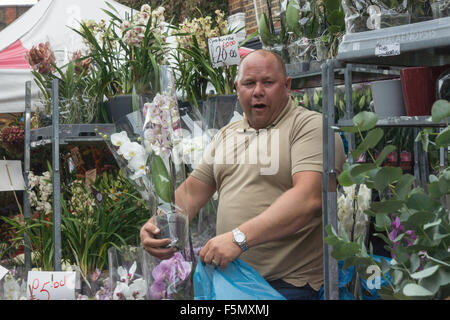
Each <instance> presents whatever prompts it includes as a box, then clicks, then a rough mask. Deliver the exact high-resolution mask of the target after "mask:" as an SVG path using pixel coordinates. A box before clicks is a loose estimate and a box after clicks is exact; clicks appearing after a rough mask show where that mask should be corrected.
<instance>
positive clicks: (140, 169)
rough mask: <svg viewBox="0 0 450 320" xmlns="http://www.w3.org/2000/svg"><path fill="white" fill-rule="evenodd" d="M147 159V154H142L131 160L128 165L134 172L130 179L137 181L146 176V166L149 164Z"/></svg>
mask: <svg viewBox="0 0 450 320" xmlns="http://www.w3.org/2000/svg"><path fill="white" fill-rule="evenodd" d="M147 158H148V154H147V153H140V154H138V155H136V156H135V157H133V158H132V159H131V160H130V162H129V163H128V168H130V169H131V170H132V171H133V174H132V175H131V176H130V179H132V180H135V179H137V178H140V177H142V176H144V175H145V164H146V162H147Z"/></svg>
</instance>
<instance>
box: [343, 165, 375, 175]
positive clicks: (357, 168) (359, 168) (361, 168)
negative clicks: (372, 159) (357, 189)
mask: <svg viewBox="0 0 450 320" xmlns="http://www.w3.org/2000/svg"><path fill="white" fill-rule="evenodd" d="M375 168H376V165H375V164H374V163H362V164H360V163H357V164H354V165H352V166H351V167H350V168H349V170H348V173H349V175H350V176H351V177H357V176H359V175H360V174H362V173H364V172H367V171H370V170H372V169H375Z"/></svg>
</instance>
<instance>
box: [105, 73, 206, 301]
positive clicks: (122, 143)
mask: <svg viewBox="0 0 450 320" xmlns="http://www.w3.org/2000/svg"><path fill="white" fill-rule="evenodd" d="M158 87H159V88H161V89H160V91H159V92H158V93H156V94H155V95H154V96H153V97H152V98H151V99H148V98H147V100H144V99H143V98H142V97H138V96H134V97H133V99H134V101H133V103H134V105H135V107H136V110H137V111H135V112H132V113H130V114H127V115H126V116H125V117H123V118H121V119H119V120H118V121H117V122H116V123H115V125H116V133H114V134H112V135H111V136H110V137H107V136H104V138H105V139H106V142H107V145H108V146H109V147H110V150H111V151H112V153H113V155H114V157H115V159H116V161H117V163H118V165H119V166H120V168H121V170H122V172H123V173H124V174H125V175H126V177H127V178H128V179H129V180H130V181H131V182H132V183H133V184H134V186H135V187H136V188H137V190H139V192H140V194H141V197H142V200H144V201H145V202H146V203H147V204H148V207H149V210H150V212H151V215H152V218H153V221H154V223H155V224H156V225H157V226H158V228H159V229H160V230H161V232H160V234H159V237H160V238H169V239H170V240H171V242H170V244H169V245H168V247H175V248H177V253H176V254H175V255H174V256H173V257H172V258H170V259H167V260H159V259H157V258H156V257H153V256H151V255H149V254H148V253H147V252H146V251H145V250H143V249H142V248H140V250H141V251H142V254H141V256H140V258H139V259H138V260H137V261H136V263H137V266H135V267H133V265H131V266H121V267H122V268H121V269H120V270H121V271H123V270H125V269H126V270H128V271H129V270H135V269H140V270H142V276H143V278H142V279H143V280H145V285H146V286H147V291H146V294H145V298H147V299H189V298H190V297H191V296H192V294H191V292H192V290H191V274H192V271H193V269H194V265H193V264H194V263H195V261H196V259H195V257H194V250H193V245H192V238H191V236H190V228H189V216H188V213H187V211H186V210H185V207H184V205H183V199H184V198H185V195H186V192H187V190H186V189H185V185H183V184H182V183H183V181H184V180H185V179H186V177H187V171H189V170H192V168H193V167H194V166H195V164H196V163H198V161H200V159H201V153H202V152H203V150H204V149H205V147H206V144H207V143H208V142H209V140H210V139H211V137H212V135H213V132H209V131H205V130H204V129H205V128H204V123H205V122H204V121H203V120H202V117H201V115H200V113H199V112H198V111H193V112H192V111H191V112H190V113H187V112H183V113H182V115H181V116H180V111H179V108H178V103H177V99H176V95H175V87H174V78H173V73H172V71H171V69H170V68H169V67H168V66H160V68H159V86H158ZM180 186H181V187H180ZM196 222H197V223H198V221H196ZM200 222H201V221H200ZM197 229H198V230H200V228H199V226H197ZM201 242H204V241H203V240H202V241H201ZM115 270H116V271H114V272H115V273H116V274H117V273H118V272H117V270H118V267H117V268H115ZM129 273H130V272H129ZM117 277H118V276H117ZM138 283H139V285H143V282H142V281H138ZM112 286H113V288H112V289H113V290H115V293H114V298H117V297H122V298H125V297H130V296H129V295H128V296H127V293H129V291H127V290H128V289H127V288H129V286H126V285H124V284H123V283H121V282H120V281H118V282H117V281H116V282H114V281H113V283H112ZM122 289H123V290H122ZM135 296H136V297H142V296H141V294H140V291H139V293H136V294H135ZM131 297H133V295H132V294H131Z"/></svg>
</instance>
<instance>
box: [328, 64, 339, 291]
mask: <svg viewBox="0 0 450 320" xmlns="http://www.w3.org/2000/svg"><path fill="white" fill-rule="evenodd" d="M334 69H335V60H328V70H327V72H328V79H327V80H328V92H327V95H328V99H327V103H328V108H327V113H328V117H327V120H328V137H327V138H328V152H327V162H328V164H329V166H328V171H327V173H326V174H327V176H328V185H327V190H328V196H327V201H328V205H327V215H328V224H331V225H332V226H333V228H334V229H335V230H337V194H336V188H337V176H336V171H335V131H334V129H333V128H332V127H334V124H335V119H334V118H335V110H334V73H335V70H334ZM329 254H330V252H329ZM328 259H329V260H328V264H329V267H328V271H329V273H330V274H329V280H330V286H329V288H330V299H331V300H339V269H338V262H337V261H336V260H335V259H334V258H332V257H331V254H330V256H329V258H328Z"/></svg>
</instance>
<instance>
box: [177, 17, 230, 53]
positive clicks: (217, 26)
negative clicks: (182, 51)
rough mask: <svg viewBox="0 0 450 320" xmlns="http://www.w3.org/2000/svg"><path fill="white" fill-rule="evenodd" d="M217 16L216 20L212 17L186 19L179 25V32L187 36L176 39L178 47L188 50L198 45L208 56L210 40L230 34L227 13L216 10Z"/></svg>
mask: <svg viewBox="0 0 450 320" xmlns="http://www.w3.org/2000/svg"><path fill="white" fill-rule="evenodd" d="M215 14H216V18H215V19H214V20H213V19H212V17H211V16H207V17H200V18H194V19H192V20H188V19H185V20H184V21H183V23H181V24H180V25H179V31H180V33H181V34H186V35H183V36H177V37H176V39H177V43H178V45H179V46H180V47H183V48H187V49H190V48H191V47H193V46H195V45H197V46H198V47H199V48H200V49H201V50H202V51H203V52H204V53H205V55H207V54H208V39H209V38H214V37H219V36H222V35H226V34H228V33H229V31H228V22H227V20H226V19H225V13H223V12H222V11H220V10H216V11H215ZM194 38H195V39H194ZM195 42H196V43H195Z"/></svg>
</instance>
